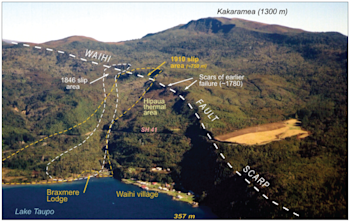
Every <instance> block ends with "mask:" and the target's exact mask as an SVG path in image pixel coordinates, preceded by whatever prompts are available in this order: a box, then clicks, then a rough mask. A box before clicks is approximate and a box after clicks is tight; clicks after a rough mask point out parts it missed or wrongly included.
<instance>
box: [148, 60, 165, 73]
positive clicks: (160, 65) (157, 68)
mask: <svg viewBox="0 0 350 222" xmlns="http://www.w3.org/2000/svg"><path fill="white" fill-rule="evenodd" d="M165 63H166V62H163V63H162V64H160V65H159V66H158V67H157V68H155V69H153V71H152V72H150V73H148V75H149V76H150V75H151V74H152V73H153V72H154V71H156V70H157V69H159V68H160V67H161V66H162V65H164V64H165Z"/></svg>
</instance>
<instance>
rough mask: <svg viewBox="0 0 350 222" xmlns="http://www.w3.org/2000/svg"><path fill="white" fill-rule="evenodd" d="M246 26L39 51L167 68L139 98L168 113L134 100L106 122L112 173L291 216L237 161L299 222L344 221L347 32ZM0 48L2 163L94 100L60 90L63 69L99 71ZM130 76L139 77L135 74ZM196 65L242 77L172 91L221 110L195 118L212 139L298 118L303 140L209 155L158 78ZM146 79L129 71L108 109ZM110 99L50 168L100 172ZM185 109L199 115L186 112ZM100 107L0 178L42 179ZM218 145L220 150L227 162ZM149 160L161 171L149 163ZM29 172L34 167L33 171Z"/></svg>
mask: <svg viewBox="0 0 350 222" xmlns="http://www.w3.org/2000/svg"><path fill="white" fill-rule="evenodd" d="M259 24H260V23H259ZM259 24H254V23H253V22H249V21H245V20H238V19H232V20H231V19H225V18H207V19H200V20H197V21H191V22H189V23H188V24H186V25H180V26H177V27H174V28H171V29H168V30H165V31H163V32H160V33H154V34H149V35H146V36H145V37H143V38H141V39H139V40H132V41H126V42H122V43H118V44H115V43H102V42H98V41H96V40H94V39H90V38H83V37H71V38H67V39H65V40H60V41H53V42H49V43H44V44H42V46H43V47H44V46H48V47H51V48H55V49H57V50H64V51H66V52H69V53H72V54H75V55H78V56H80V57H84V54H85V51H86V49H91V50H94V51H100V52H104V53H106V54H109V55H111V56H112V59H111V61H110V64H113V63H120V62H127V63H130V64H132V68H141V67H157V66H158V65H159V64H161V63H162V62H163V61H166V62H167V64H166V65H164V67H162V68H161V69H162V73H160V74H159V76H157V79H156V80H157V82H156V83H155V84H153V85H152V87H151V88H150V90H149V91H148V92H147V93H146V94H145V98H152V99H159V100H160V99H164V100H165V101H166V107H167V109H166V110H162V111H159V112H158V116H157V118H154V117H151V116H144V115H143V103H142V102H140V103H138V104H137V105H135V107H133V109H132V110H131V111H130V112H128V113H127V114H125V115H124V116H123V117H121V118H120V119H119V120H118V121H117V122H116V123H115V124H114V126H113V127H112V132H111V139H110V143H109V152H110V155H111V164H112V168H113V169H114V175H115V176H116V177H118V178H120V177H122V178H131V177H133V178H137V179H140V180H147V181H158V182H167V183H172V182H175V184H178V186H179V187H178V188H179V189H184V190H193V191H194V192H195V193H196V194H197V200H198V201H199V202H200V204H205V205H208V206H210V207H211V208H212V209H213V211H214V213H216V214H217V215H218V216H219V217H221V218H293V215H292V214H291V213H290V212H286V211H284V210H282V206H278V207H276V206H274V205H272V204H271V203H270V202H267V201H266V200H265V199H264V198H263V197H262V196H261V195H259V193H258V192H256V191H255V190H254V189H252V185H249V186H247V184H246V183H245V182H244V180H242V178H240V177H239V176H237V174H236V173H235V171H236V170H237V171H239V172H242V169H243V167H245V166H246V165H249V166H250V167H251V168H254V169H255V170H256V171H257V172H259V173H260V174H261V175H263V177H264V178H266V179H267V180H268V181H270V183H271V185H270V186H269V187H268V188H261V190H263V191H264V193H265V194H266V195H267V196H269V197H271V198H273V199H274V200H276V201H278V202H280V203H283V205H285V206H289V208H290V209H293V211H295V212H298V213H299V214H300V218H347V217H348V216H347V200H348V196H347V195H348V194H347V192H348V190H347V188H348V181H347V165H348V159H347V156H348V153H347V152H348V149H347V143H348V132H347V129H348V97H347V95H348V85H347V82H348V57H347V55H348V51H347V47H348V45H347V42H348V37H346V36H344V35H341V34H339V33H331V32H329V33H311V32H305V31H302V30H299V29H291V28H286V27H275V26H261V25H259ZM2 56H3V64H2V66H3V73H2V89H3V93H2V132H3V133H2V152H3V157H6V156H8V155H9V154H12V153H15V152H16V151H17V150H19V149H21V148H23V147H25V146H26V145H27V144H30V143H32V142H33V141H37V140H39V139H41V138H44V137H45V136H47V135H50V134H53V133H55V132H60V131H63V130H65V129H68V128H70V127H72V126H74V125H76V124H78V123H80V122H83V121H84V120H85V119H87V118H88V116H90V114H91V113H93V112H94V111H95V110H96V108H97V106H98V105H99V104H100V102H101V101H102V100H103V98H104V97H103V94H104V90H103V87H104V86H103V85H102V82H96V83H94V84H91V85H90V84H89V85H81V88H80V89H79V90H68V89H66V88H65V84H64V83H62V81H61V78H62V77H72V76H74V77H76V78H82V77H83V78H88V79H89V80H93V79H96V78H98V77H100V76H101V75H102V73H103V67H100V66H93V65H92V64H90V63H89V64H88V63H84V62H82V61H79V60H78V59H75V60H74V59H71V58H70V57H69V55H68V53H66V54H65V55H59V54H57V53H56V54H53V53H52V52H50V51H45V50H38V49H35V48H24V47H23V46H21V45H13V44H7V43H5V42H3V53H2ZM172 56H186V57H191V56H194V57H197V58H199V59H200V60H199V63H200V64H202V65H203V64H207V68H206V69H197V70H196V69H192V70H183V69H170V64H171V57H172ZM137 73H139V74H142V75H147V70H140V71H138V72H137ZM201 73H204V74H222V73H225V74H240V75H244V76H245V77H246V79H245V80H244V87H242V88H229V87H226V88H225V87H223V88H219V87H216V88H210V87H198V86H197V85H194V86H192V87H191V88H190V90H185V89H184V86H183V85H181V84H179V85H176V86H174V87H173V88H174V89H175V90H176V91H177V92H178V93H181V94H182V95H184V96H185V97H186V100H187V101H190V102H192V103H193V104H194V102H195V101H197V100H198V99H204V100H205V102H206V103H207V104H210V107H211V109H213V110H214V111H215V113H216V114H217V115H218V116H219V117H220V121H215V122H210V121H209V120H207V119H204V118H203V122H204V123H205V124H206V125H207V126H208V127H207V129H206V130H207V131H206V132H210V133H211V134H212V135H221V134H224V133H227V132H232V131H234V130H238V129H243V128H246V127H250V126H255V125H259V124H264V123H272V122H278V121H282V120H286V119H290V118H297V119H298V120H300V121H301V126H302V127H303V128H304V129H305V130H307V131H309V132H310V135H309V136H308V137H307V138H305V139H298V138H297V137H292V138H287V139H286V140H282V141H277V142H272V143H269V144H266V145H261V146H244V145H236V144H229V143H222V142H217V144H218V147H219V149H218V150H215V148H213V146H212V143H210V142H209V141H208V138H207V137H206V136H205V135H206V134H205V131H203V130H202V129H201V127H200V125H199V122H198V121H197V120H196V119H195V117H194V116H193V112H194V111H193V110H190V109H189V108H188V107H187V103H183V102H181V100H180V99H179V98H178V97H177V96H175V95H174V94H173V93H171V92H169V90H167V89H164V88H163V87H161V86H160V85H159V82H162V83H164V84H169V83H171V82H175V81H178V80H181V79H185V78H190V77H194V79H198V76H199V74H201ZM113 82H114V75H112V74H111V75H110V76H109V77H107V78H105V83H106V84H105V88H106V89H105V90H106V91H108V92H109V91H110V89H111V87H112V85H113ZM149 86H150V82H149V81H146V80H145V79H141V78H138V77H137V76H135V75H126V76H121V78H120V79H119V80H118V92H119V97H118V98H120V101H119V103H118V110H117V114H122V113H124V112H125V111H126V110H127V109H128V108H129V107H131V106H132V105H133V104H134V103H135V101H137V100H138V98H139V97H140V95H142V93H143V92H144V89H146V88H147V87H149ZM116 99H117V95H116V93H115V91H113V93H111V95H110V97H109V98H108V100H107V102H106V109H105V110H106V112H105V113H104V118H103V119H102V121H101V126H102V127H100V128H99V129H97V130H96V133H95V134H94V135H93V136H92V137H91V139H90V140H89V141H88V142H87V143H86V144H85V145H84V146H82V147H81V148H80V149H76V150H74V151H73V152H72V153H71V155H69V156H65V157H64V158H61V159H60V161H57V163H56V164H55V165H54V166H52V174H53V175H54V176H57V177H62V178H66V177H69V176H72V175H73V174H79V173H81V171H82V170H86V169H94V170H96V169H99V168H100V167H101V163H102V161H103V154H104V144H105V137H106V133H107V130H108V127H109V124H110V120H111V119H112V116H113V111H114V107H115V105H116V104H115V101H116ZM194 109H195V111H198V107H194ZM101 114H102V109H99V110H97V112H96V115H94V116H93V117H92V118H91V120H89V121H87V122H86V123H85V124H83V125H81V126H80V127H77V128H74V129H72V130H70V131H68V132H67V133H64V134H61V135H58V136H56V137H55V138H53V139H49V140H47V141H46V142H43V143H38V144H35V145H33V146H32V147H31V148H28V149H26V150H24V151H23V152H21V153H19V154H18V155H15V156H14V157H12V158H10V159H8V160H6V161H3V168H4V169H6V170H7V171H8V172H7V174H6V177H8V178H10V177H12V181H40V180H46V179H48V178H47V176H46V174H45V167H46V163H47V161H49V160H50V159H52V158H54V157H55V156H57V155H58V154H59V153H62V152H64V151H66V150H68V149H69V148H71V147H73V146H74V145H75V144H77V143H81V141H82V140H84V139H85V138H86V135H88V133H90V132H91V129H94V128H95V127H96V124H97V122H98V120H99V117H100V115H101ZM142 127H157V133H141V131H140V129H141V128H142ZM219 153H224V154H225V157H226V161H229V162H230V163H231V164H232V167H233V170H232V169H230V168H228V167H227V164H226V162H224V161H222V159H221V158H220V156H219ZM78 159H79V160H81V161H77V160H78ZM156 166H158V167H162V168H164V169H167V168H169V169H170V172H169V173H157V172H153V171H151V170H150V169H151V168H153V167H156ZM33 171H35V172H39V173H38V174H36V175H35V177H33V175H32V174H33V173H32V172H33ZM3 179H4V178H3ZM3 181H4V180H3Z"/></svg>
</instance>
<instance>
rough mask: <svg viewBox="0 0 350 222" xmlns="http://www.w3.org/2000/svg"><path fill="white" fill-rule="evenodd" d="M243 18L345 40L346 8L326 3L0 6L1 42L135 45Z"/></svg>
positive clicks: (346, 27) (47, 4)
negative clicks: (88, 40)
mask: <svg viewBox="0 0 350 222" xmlns="http://www.w3.org/2000/svg"><path fill="white" fill-rule="evenodd" d="M218 8H223V9H227V8H228V9H230V10H256V13H257V11H258V10H259V9H260V8H276V9H277V10H281V9H283V10H285V9H287V10H288V14H287V15H286V16H284V15H260V16H258V15H257V14H256V15H241V16H239V15H220V14H217V11H218ZM206 17H228V18H233V17H235V18H243V19H247V20H252V21H258V22H262V23H267V24H279V25H283V26H288V27H292V28H300V29H304V30H306V31H314V32H326V31H336V32H340V33H342V34H344V35H348V3H347V2H338V3H331V2H329V3H327V2H317V3H316V2H308V3H303V2H293V3H281V2H269V3H263V2H247V3H243V2H201V3H200V2H191V3H189V2H181V3H180V2H152V3H150V2H137V3H136V2H134V3H126V2H122V3H120V2H119V3H115V2H114V3H112V2H104V3H97V2H90V3H88V2H85V3H82V2H75V3H72V2H60V3H59V2H56V3H54V2H46V3H45V2H36V3H28V2H3V3H2V39H7V40H16V41H27V42H34V43H42V42H46V41H50V40H56V39H62V38H66V37H68V36H72V35H83V36H88V37H92V38H94V39H97V40H99V41H104V42H118V41H123V40H131V39H138V38H141V37H143V36H145V35H146V34H148V33H154V32H159V31H162V30H165V29H168V28H171V27H174V26H176V25H179V24H186V23H188V22H189V21H191V20H197V19H200V18H206Z"/></svg>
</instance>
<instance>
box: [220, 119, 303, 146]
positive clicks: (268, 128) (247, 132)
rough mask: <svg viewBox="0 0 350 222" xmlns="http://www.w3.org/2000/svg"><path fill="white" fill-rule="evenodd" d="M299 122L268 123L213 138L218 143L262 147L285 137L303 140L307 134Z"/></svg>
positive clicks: (291, 120)
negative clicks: (295, 137) (296, 137)
mask: <svg viewBox="0 0 350 222" xmlns="http://www.w3.org/2000/svg"><path fill="white" fill-rule="evenodd" d="M299 123H300V122H299V121H298V120H296V119H290V120H287V121H283V122H278V123H269V124H263V125H259V126H254V127H249V128H245V129H242V130H237V131H235V132H232V133H228V134H225V135H221V136H218V137H215V139H216V140H218V141H223V142H234V143H239V144H244V145H263V144H266V143H270V142H272V141H278V140H282V139H285V138H287V137H292V136H298V138H300V139H301V138H305V137H307V136H308V135H309V132H307V131H305V130H303V129H301V127H300V126H299Z"/></svg>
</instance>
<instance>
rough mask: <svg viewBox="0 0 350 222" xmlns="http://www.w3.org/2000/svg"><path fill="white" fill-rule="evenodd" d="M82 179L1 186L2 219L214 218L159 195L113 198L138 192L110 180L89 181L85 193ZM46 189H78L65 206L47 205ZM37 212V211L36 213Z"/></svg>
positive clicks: (204, 208)
mask: <svg viewBox="0 0 350 222" xmlns="http://www.w3.org/2000/svg"><path fill="white" fill-rule="evenodd" d="M85 184H86V180H84V181H76V182H72V183H62V184H45V185H44V184H43V185H23V186H18V185H17V186H4V185H3V188H2V214H3V215H2V218H3V219H24V218H31V219H34V218H43V219H173V218H174V214H187V215H195V218H196V219H204V218H217V217H216V216H215V215H214V214H213V213H212V212H211V211H210V209H209V208H206V207H198V208H194V207H192V206H191V205H189V204H188V203H184V202H180V201H174V200H172V197H170V196H168V195H166V194H162V193H159V196H158V197H157V198H154V199H150V198H145V197H143V198H142V197H137V195H136V197H128V198H126V197H124V198H121V197H119V198H118V197H117V195H116V191H126V192H127V191H135V193H137V192H140V191H142V189H141V188H139V187H137V186H134V185H129V184H124V183H122V182H120V181H118V180H115V179H113V178H91V179H90V181H89V183H88V186H87V189H86V192H85V193H83V190H84V187H85ZM47 189H51V190H79V192H80V194H79V196H67V197H68V202H66V203H62V204H60V203H52V202H49V203H48V202H47ZM24 208H26V209H27V210H28V209H31V210H32V213H31V215H15V211H16V209H17V212H19V211H20V210H21V209H24ZM34 208H39V209H41V210H51V212H53V211H52V210H54V214H53V215H47V216H44V215H38V214H35V212H34V211H35V209H34ZM37 212H39V211H37Z"/></svg>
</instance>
